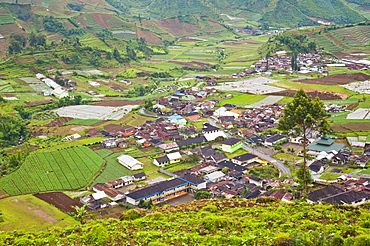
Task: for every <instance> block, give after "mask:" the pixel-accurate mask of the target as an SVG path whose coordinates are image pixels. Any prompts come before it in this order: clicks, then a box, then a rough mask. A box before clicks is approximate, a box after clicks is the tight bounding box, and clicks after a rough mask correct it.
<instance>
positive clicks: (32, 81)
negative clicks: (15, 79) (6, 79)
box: [19, 77, 51, 92]
mask: <svg viewBox="0 0 370 246" xmlns="http://www.w3.org/2000/svg"><path fill="white" fill-rule="evenodd" d="M19 79H20V80H23V81H24V82H26V83H27V84H28V85H29V86H30V87H32V89H34V90H35V91H36V92H43V91H49V90H51V88H50V87H49V86H47V85H46V84H45V83H44V82H42V81H41V80H38V79H36V78H31V77H24V78H19Z"/></svg>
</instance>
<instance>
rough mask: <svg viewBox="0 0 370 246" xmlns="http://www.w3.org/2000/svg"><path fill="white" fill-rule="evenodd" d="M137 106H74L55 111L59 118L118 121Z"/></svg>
mask: <svg viewBox="0 0 370 246" xmlns="http://www.w3.org/2000/svg"><path fill="white" fill-rule="evenodd" d="M138 106H139V105H126V106H122V107H105V106H93V105H75V106H69V107H63V108H59V109H57V110H55V112H57V114H58V115H59V116H61V117H72V118H77V119H96V120H119V119H121V118H122V117H123V116H124V115H126V114H128V113H129V112H130V111H131V110H132V109H133V108H136V107H138Z"/></svg>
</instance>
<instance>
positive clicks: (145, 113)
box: [139, 108, 169, 118]
mask: <svg viewBox="0 0 370 246" xmlns="http://www.w3.org/2000/svg"><path fill="white" fill-rule="evenodd" d="M139 113H140V114H143V115H147V116H151V117H162V118H168V117H169V116H165V115H157V114H155V113H148V112H146V111H145V109H144V108H140V109H139Z"/></svg>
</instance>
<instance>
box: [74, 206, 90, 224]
mask: <svg viewBox="0 0 370 246" xmlns="http://www.w3.org/2000/svg"><path fill="white" fill-rule="evenodd" d="M86 206H87V203H86V204H85V205H83V206H82V207H79V206H72V208H73V209H74V210H76V212H75V213H74V214H73V217H74V218H75V219H76V220H78V221H80V222H81V224H85V222H86V221H85V218H86V216H87V214H88V212H87V210H86Z"/></svg>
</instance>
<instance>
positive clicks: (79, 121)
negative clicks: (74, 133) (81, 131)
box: [64, 119, 101, 126]
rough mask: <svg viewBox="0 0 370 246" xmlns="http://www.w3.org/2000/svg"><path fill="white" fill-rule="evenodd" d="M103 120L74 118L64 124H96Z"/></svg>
mask: <svg viewBox="0 0 370 246" xmlns="http://www.w3.org/2000/svg"><path fill="white" fill-rule="evenodd" d="M100 121H101V120H95V119H73V120H70V121H68V122H66V123H65V124H64V125H81V126H91V125H94V124H96V123H98V122H100Z"/></svg>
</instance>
